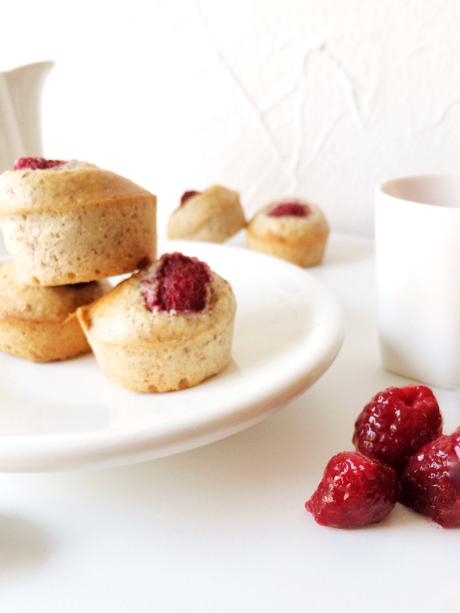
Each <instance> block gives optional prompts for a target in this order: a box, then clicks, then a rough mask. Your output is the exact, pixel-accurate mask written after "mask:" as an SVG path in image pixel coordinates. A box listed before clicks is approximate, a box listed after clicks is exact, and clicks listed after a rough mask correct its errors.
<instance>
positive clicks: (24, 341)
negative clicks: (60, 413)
mask: <svg viewBox="0 0 460 613" xmlns="http://www.w3.org/2000/svg"><path fill="white" fill-rule="evenodd" d="M109 289H110V285H109V283H108V282H107V281H101V282H98V281H94V282H92V283H80V284H76V285H63V286H61V287H33V286H30V285H25V284H24V283H22V282H21V281H20V280H19V279H18V273H17V266H16V264H15V262H14V261H13V260H9V261H7V262H5V263H4V264H2V265H1V266H0V295H1V301H0V351H4V352H6V353H11V354H12V355H15V356H18V357H21V358H25V359H27V360H32V361H34V362H51V361H54V360H65V359H67V358H72V357H75V356H77V355H80V354H82V353H87V352H88V351H90V347H89V345H88V343H87V341H86V338H85V335H84V334H83V331H82V329H81V327H80V324H79V323H78V320H77V318H76V316H75V311H76V309H77V308H78V307H79V306H82V305H84V304H88V303H89V302H92V301H93V300H96V299H97V298H100V297H101V296H103V295H104V293H106V292H108V291H109Z"/></svg>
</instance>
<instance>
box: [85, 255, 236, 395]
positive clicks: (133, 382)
mask: <svg viewBox="0 0 460 613" xmlns="http://www.w3.org/2000/svg"><path fill="white" fill-rule="evenodd" d="M235 312H236V302H235V298H234V295H233V292H232V289H231V287H230V285H229V283H227V281H225V280H224V279H222V278H221V277H219V275H217V274H216V273H214V272H213V271H212V270H211V269H210V268H209V267H208V266H207V264H205V263H204V262H201V261H199V260H197V259H196V258H191V257H187V256H185V255H182V254H181V253H168V254H165V255H163V256H162V257H161V258H160V259H159V260H158V262H156V263H155V264H153V265H152V266H150V267H148V268H147V269H144V270H142V271H140V272H138V273H136V274H134V275H133V276H132V277H130V278H129V279H127V280H126V281H123V282H122V283H120V285H118V286H117V287H116V288H115V289H114V290H112V291H111V292H110V293H109V294H108V295H107V296H104V297H103V298H102V299H100V300H97V301H96V302H94V303H93V304H91V305H88V306H85V307H82V308H81V309H79V310H78V312H77V316H78V318H79V320H80V323H81V325H82V328H83V330H84V332H85V334H86V336H87V338H88V341H89V343H90V345H91V347H92V349H93V351H94V353H95V355H96V359H97V360H98V362H99V366H100V367H101V369H102V371H103V372H104V374H105V375H106V376H107V377H109V378H110V379H112V380H113V381H115V382H117V383H119V384H120V385H122V386H123V387H125V388H127V389H130V390H133V391H138V392H156V391H158V392H167V391H171V390H178V389H183V388H186V387H191V386H193V385H197V384H198V383H200V382H201V381H203V380H204V379H207V378H208V377H210V376H212V375H215V374H217V373H218V372H220V371H221V370H223V369H224V368H225V367H226V366H227V364H228V363H229V362H230V358H231V344H232V336H233V321H234V318H235Z"/></svg>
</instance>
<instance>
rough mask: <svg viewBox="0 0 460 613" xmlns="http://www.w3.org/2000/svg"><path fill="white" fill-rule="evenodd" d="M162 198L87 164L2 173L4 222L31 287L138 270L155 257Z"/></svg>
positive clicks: (0, 216) (32, 162)
mask: <svg viewBox="0 0 460 613" xmlns="http://www.w3.org/2000/svg"><path fill="white" fill-rule="evenodd" d="M155 209H156V199H155V196H153V195H152V194H150V193H149V192H147V191H146V190H144V189H143V188H141V187H139V186H138V185H136V184H135V183H132V182H131V181H129V180H128V179H125V178H123V177H120V176H119V175H116V174H115V173H112V172H109V171H107V170H102V169H100V168H98V167H97V166H94V165H93V164H88V163H86V162H77V161H70V162H64V161H61V160H45V159H43V158H21V159H19V160H18V161H17V162H16V164H15V166H14V169H13V170H8V171H6V172H4V173H3V174H1V175H0V224H1V226H2V230H3V234H4V238H5V244H6V247H7V249H8V251H9V253H10V254H11V255H12V256H13V257H14V258H15V260H16V262H17V264H18V268H17V270H18V274H20V275H21V277H22V280H23V281H24V282H25V283H28V284H29V285H46V286H49V285H51V286H52V285H64V284H68V283H81V282H85V281H94V280H97V279H102V278H104V277H108V276H111V275H116V274H121V273H125V272H131V271H133V270H135V269H136V268H138V267H139V266H140V265H144V266H145V265H146V264H148V263H150V262H152V261H153V260H154V258H155V251H156V233H155Z"/></svg>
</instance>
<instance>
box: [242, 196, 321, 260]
mask: <svg viewBox="0 0 460 613" xmlns="http://www.w3.org/2000/svg"><path fill="white" fill-rule="evenodd" d="M328 235H329V226H328V223H327V221H326V218H325V216H324V214H323V213H322V211H321V209H320V208H319V207H317V206H314V205H312V204H310V203H307V202H304V201H303V200H298V199H295V200H293V199H284V200H277V201H275V202H272V203H270V204H268V205H267V206H265V207H263V208H262V209H261V210H260V211H258V212H257V213H256V214H255V215H254V217H253V218H252V219H251V221H250V222H249V224H248V227H247V240H248V245H249V247H250V248H251V249H255V250H256V251H261V252H262V253H268V254H269V255H274V256H276V257H278V258H282V259H284V260H288V261H289V262H293V263H294V264H298V265H299V266H304V267H307V266H315V265H316V264H319V263H320V262H321V261H322V259H323V255H324V250H325V248H326V242H327V237H328Z"/></svg>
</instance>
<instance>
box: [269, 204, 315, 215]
mask: <svg viewBox="0 0 460 613" xmlns="http://www.w3.org/2000/svg"><path fill="white" fill-rule="evenodd" d="M310 213H311V210H310V208H309V207H308V206H307V205H306V204H300V202H283V203H282V204H278V205H277V206H275V207H274V208H273V209H272V210H271V211H270V212H269V214H268V215H269V217H307V216H308V215H310Z"/></svg>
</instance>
